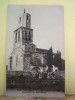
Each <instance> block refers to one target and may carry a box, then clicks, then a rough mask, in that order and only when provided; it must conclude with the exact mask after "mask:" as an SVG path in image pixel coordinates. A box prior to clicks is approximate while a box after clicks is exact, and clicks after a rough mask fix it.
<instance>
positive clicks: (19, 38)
mask: <svg viewBox="0 0 75 100" xmlns="http://www.w3.org/2000/svg"><path fill="white" fill-rule="evenodd" d="M19 41H20V31H19V32H18V42H19Z"/></svg>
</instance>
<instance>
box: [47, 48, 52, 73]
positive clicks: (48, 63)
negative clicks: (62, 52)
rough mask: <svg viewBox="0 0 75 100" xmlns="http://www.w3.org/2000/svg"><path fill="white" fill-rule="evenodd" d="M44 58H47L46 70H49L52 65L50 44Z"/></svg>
mask: <svg viewBox="0 0 75 100" xmlns="http://www.w3.org/2000/svg"><path fill="white" fill-rule="evenodd" d="M46 60H47V65H48V71H51V69H52V65H53V49H52V46H51V48H50V49H49V50H48V52H47V55H46Z"/></svg>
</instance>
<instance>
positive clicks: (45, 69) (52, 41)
mask: <svg viewBox="0 0 75 100" xmlns="http://www.w3.org/2000/svg"><path fill="white" fill-rule="evenodd" d="M64 45H65V44H64V7H63V6H58V5H57V6H55V5H8V9H7V52H6V84H7V85H6V95H7V96H14V97H54V98H55V97H59V98H62V97H64V96H65V48H64Z"/></svg>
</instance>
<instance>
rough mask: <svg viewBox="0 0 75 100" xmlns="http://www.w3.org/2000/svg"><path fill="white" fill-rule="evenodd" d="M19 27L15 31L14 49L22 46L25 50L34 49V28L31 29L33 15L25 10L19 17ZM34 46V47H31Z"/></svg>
mask: <svg viewBox="0 0 75 100" xmlns="http://www.w3.org/2000/svg"><path fill="white" fill-rule="evenodd" d="M18 25H19V26H18V28H17V29H16V30H15V31H14V49H15V48H18V47H20V48H22V49H23V50H24V51H29V50H31V51H33V50H34V49H35V46H34V44H33V29H31V15H30V14H29V13H26V12H25V9H24V11H23V14H22V15H21V16H20V17H19V20H18ZM31 48H32V49H31Z"/></svg>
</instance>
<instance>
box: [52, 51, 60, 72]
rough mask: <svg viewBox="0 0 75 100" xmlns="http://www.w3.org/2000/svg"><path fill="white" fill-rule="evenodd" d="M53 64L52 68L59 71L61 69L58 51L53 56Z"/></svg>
mask: <svg viewBox="0 0 75 100" xmlns="http://www.w3.org/2000/svg"><path fill="white" fill-rule="evenodd" d="M53 64H54V66H56V67H58V69H59V70H61V69H62V59H61V52H60V51H57V54H55V57H54V61H53Z"/></svg>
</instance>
